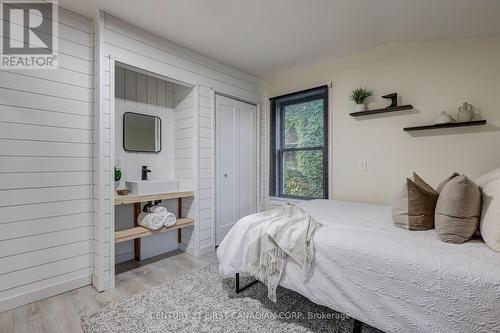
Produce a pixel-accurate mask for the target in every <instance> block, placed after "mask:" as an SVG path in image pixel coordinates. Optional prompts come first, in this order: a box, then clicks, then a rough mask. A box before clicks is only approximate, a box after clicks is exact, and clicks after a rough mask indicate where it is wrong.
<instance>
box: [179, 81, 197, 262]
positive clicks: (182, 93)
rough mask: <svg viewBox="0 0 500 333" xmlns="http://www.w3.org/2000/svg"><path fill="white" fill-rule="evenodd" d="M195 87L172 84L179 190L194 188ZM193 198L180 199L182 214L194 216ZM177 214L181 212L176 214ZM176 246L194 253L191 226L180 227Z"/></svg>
mask: <svg viewBox="0 0 500 333" xmlns="http://www.w3.org/2000/svg"><path fill="white" fill-rule="evenodd" d="M195 97H196V96H195V89H193V88H188V87H182V86H179V85H176V86H175V87H174V110H175V112H174V113H175V123H174V127H175V131H174V140H175V154H174V160H175V163H174V164H175V169H174V177H175V179H178V180H179V181H180V183H179V190H181V191H194V190H195V182H196V178H195V175H196V169H195V168H196V163H195V150H196V145H197V140H196V128H195V126H196V124H195V114H196V110H195V107H194V106H195ZM195 208H196V206H195V201H194V200H193V199H191V198H186V199H183V200H182V212H181V213H182V214H181V215H182V217H190V218H193V219H195V218H196V215H197V212H196V211H195ZM178 216H180V215H178ZM179 248H180V249H181V250H183V251H186V252H188V253H190V254H194V248H195V233H194V227H186V228H183V229H181V242H180V244H179Z"/></svg>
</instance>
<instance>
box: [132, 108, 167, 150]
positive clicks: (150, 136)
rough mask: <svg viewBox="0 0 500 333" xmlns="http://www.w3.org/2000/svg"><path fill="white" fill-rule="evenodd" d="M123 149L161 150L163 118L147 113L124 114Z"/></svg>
mask: <svg viewBox="0 0 500 333" xmlns="http://www.w3.org/2000/svg"><path fill="white" fill-rule="evenodd" d="M123 149H125V150H126V151H135V152H143V153H159V152H160V151H161V119H160V118H158V117H155V116H150V115H146V114H140V113H133V112H125V114H124V115H123Z"/></svg>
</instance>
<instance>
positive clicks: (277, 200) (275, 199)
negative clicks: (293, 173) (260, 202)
mask: <svg viewBox="0 0 500 333" xmlns="http://www.w3.org/2000/svg"><path fill="white" fill-rule="evenodd" d="M304 201H308V200H303V199H292V198H280V197H270V198H269V203H270V204H271V205H275V206H283V205H286V203H287V202H291V203H301V202H304Z"/></svg>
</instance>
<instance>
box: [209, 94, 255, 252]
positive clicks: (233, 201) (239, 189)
mask: <svg viewBox="0 0 500 333" xmlns="http://www.w3.org/2000/svg"><path fill="white" fill-rule="evenodd" d="M215 103H216V114H215V119H216V128H215V132H216V152H215V154H216V229H215V236H216V237H215V238H216V245H219V244H220V242H221V241H222V239H224V236H226V234H227V233H228V232H229V230H231V227H232V226H233V225H234V224H235V223H236V222H237V221H238V220H239V219H240V218H242V217H243V216H246V215H250V214H253V213H255V212H256V211H257V193H256V188H257V106H255V105H252V104H248V103H244V102H241V101H238V100H235V99H232V98H228V97H224V96H220V95H216V98H215Z"/></svg>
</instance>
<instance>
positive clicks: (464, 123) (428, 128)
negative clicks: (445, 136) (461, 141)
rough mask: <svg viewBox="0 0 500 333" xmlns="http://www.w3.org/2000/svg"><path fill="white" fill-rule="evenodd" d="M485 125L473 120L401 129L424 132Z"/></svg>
mask: <svg viewBox="0 0 500 333" xmlns="http://www.w3.org/2000/svg"><path fill="white" fill-rule="evenodd" d="M485 124H486V120H473V121H466V122H460V123H450V124H437V125H426V126H416V127H405V128H403V130H404V131H405V132H413V131H424V130H430V129H438V128H454V127H468V126H479V125H485Z"/></svg>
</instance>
